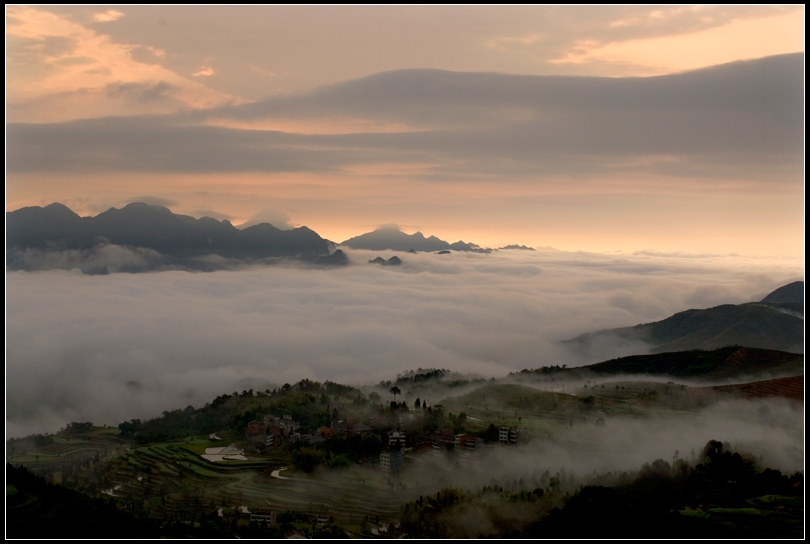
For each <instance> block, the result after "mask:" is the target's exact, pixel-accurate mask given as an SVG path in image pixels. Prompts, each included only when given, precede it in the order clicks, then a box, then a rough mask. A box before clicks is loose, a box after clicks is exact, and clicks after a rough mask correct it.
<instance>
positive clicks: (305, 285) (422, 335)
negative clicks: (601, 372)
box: [6, 248, 803, 437]
mask: <svg viewBox="0 0 810 544" xmlns="http://www.w3.org/2000/svg"><path fill="white" fill-rule="evenodd" d="M343 249H344V250H345V251H347V253H348V254H349V257H350V259H351V264H350V265H349V266H346V267H342V268H317V267H308V266H303V265H297V264H292V263H290V264H281V265H274V266H252V267H249V266H248V267H246V266H240V267H239V268H238V269H235V270H222V271H217V272H210V273H202V272H196V273H195V272H187V271H163V272H147V273H140V274H129V273H118V274H109V275H102V276H91V275H85V274H82V273H81V271H80V270H78V269H76V270H47V271H37V272H16V271H15V272H7V274H6V295H7V302H6V318H7V321H6V323H7V325H6V436H7V437H12V436H24V435H28V434H31V433H36V432H55V431H56V430H58V429H59V428H62V427H64V425H65V424H66V423H67V422H70V421H92V422H94V423H96V424H109V425H116V424H118V423H119V422H121V421H124V420H128V419H131V418H148V417H154V416H156V415H159V414H160V413H161V412H162V411H164V410H172V409H175V408H184V407H185V406H187V405H193V406H200V405H202V404H204V403H205V402H209V401H211V400H212V399H213V398H214V397H216V396H217V395H220V394H223V393H231V392H233V391H234V390H238V391H242V390H245V389H254V390H264V389H265V388H268V387H269V388H271V389H272V388H273V387H274V386H277V385H281V384H284V383H286V382H289V383H294V382H296V381H298V380H301V379H303V378H309V379H314V380H318V381H323V380H327V379H328V380H332V381H336V382H340V383H347V384H354V385H363V384H369V383H375V382H378V381H380V380H385V379H393V378H395V377H396V375H397V373H399V372H402V371H405V370H408V369H415V368H418V367H421V368H446V369H450V370H454V371H459V372H466V373H473V374H478V375H482V376H484V377H490V376H494V377H501V376H504V375H505V374H507V373H508V372H510V371H514V370H521V369H523V368H536V367H539V366H543V365H551V364H567V365H569V366H574V365H581V364H587V363H591V362H595V361H596V360H605V359H609V358H612V357H615V356H618V355H624V354H628V353H629V352H636V353H637V352H643V351H644V350H645V349H646V348H645V346H630V347H628V346H626V345H623V346H622V345H617V346H615V349H614V348H611V347H610V346H604V352H603V353H599V354H591V355H589V356H588V357H587V358H585V359H583V358H577V356H575V355H574V354H572V353H571V352H570V351H569V350H568V349H567V348H565V347H564V346H563V345H561V344H560V341H561V340H566V339H570V338H573V337H575V336H577V335H579V334H582V333H584V332H588V331H593V330H598V329H605V328H612V327H621V326H629V325H634V324H637V323H644V322H650V321H656V320H660V319H663V318H666V317H668V316H669V315H671V314H673V313H675V312H678V311H682V310H685V309H688V308H706V307H710V306H714V305H718V304H724V303H742V302H749V301H753V300H759V299H761V298H762V297H763V296H764V295H766V294H767V293H768V292H770V291H771V290H773V289H775V288H777V287H779V286H781V285H784V284H785V283H788V282H790V281H794V280H796V279H801V278H802V276H803V263H802V262H801V261H799V260H789V259H787V260H786V259H782V260H778V259H776V260H774V259H754V258H744V257H740V256H734V255H726V256H717V255H683V254H657V253H656V254H651V253H649V252H647V253H638V254H593V253H582V252H562V251H537V252H531V251H519V250H511V251H499V252H496V253H493V254H490V255H481V254H465V253H453V254H451V255H435V254H424V253H423V254H416V255H414V254H404V253H398V255H399V257H400V258H402V260H403V264H402V265H401V266H398V267H393V266H388V267H383V266H379V265H374V264H368V260H369V259H373V258H374V257H376V256H381V257H383V258H385V259H387V258H389V257H391V256H392V255H394V254H395V253H394V252H390V251H389V252H385V251H383V252H371V251H357V250H347V249H346V248H343ZM628 350H630V351H629V352H628ZM580 357H581V356H580Z"/></svg>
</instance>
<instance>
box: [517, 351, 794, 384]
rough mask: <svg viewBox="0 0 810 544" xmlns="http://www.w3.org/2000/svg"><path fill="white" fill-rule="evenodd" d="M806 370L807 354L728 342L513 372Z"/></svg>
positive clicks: (689, 374)
mask: <svg viewBox="0 0 810 544" xmlns="http://www.w3.org/2000/svg"><path fill="white" fill-rule="evenodd" d="M803 373H804V355H802V354H800V353H789V352H786V351H779V350H771V349H757V348H747V347H741V346H726V347H722V348H717V349H714V350H702V349H694V350H687V351H673V352H665V353H654V354H648V355H630V356H628V357H619V358H617V359H611V360H610V361H603V362H601V363H596V364H592V365H587V366H581V367H574V368H566V367H564V366H563V367H560V366H551V367H542V368H537V369H534V370H523V371H521V372H517V373H513V374H511V375H516V376H525V375H531V376H534V377H540V376H546V377H552V376H553V377H554V378H555V379H579V378H581V377H583V376H587V375H593V374H600V375H613V376H616V375H638V374H646V375H651V376H671V377H675V378H681V379H686V378H690V379H703V380H732V379H736V378H751V377H763V378H774V377H783V376H799V375H802V374H803Z"/></svg>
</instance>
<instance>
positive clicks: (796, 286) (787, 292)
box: [760, 281, 804, 304]
mask: <svg viewBox="0 0 810 544" xmlns="http://www.w3.org/2000/svg"><path fill="white" fill-rule="evenodd" d="M760 302H766V303H771V304H782V303H785V302H804V282H803V281H794V282H793V283H788V284H787V285H783V286H782V287H780V288H779V289H777V290H775V291H774V292H772V293H771V294H769V295H768V296H766V297H765V298H763V299H762V300H761V301H760Z"/></svg>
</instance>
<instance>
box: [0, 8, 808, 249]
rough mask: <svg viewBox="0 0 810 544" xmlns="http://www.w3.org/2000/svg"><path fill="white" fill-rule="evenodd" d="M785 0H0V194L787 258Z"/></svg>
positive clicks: (791, 128)
mask: <svg viewBox="0 0 810 544" xmlns="http://www.w3.org/2000/svg"><path fill="white" fill-rule="evenodd" d="M803 52H804V7H803V6H754V7H748V6H731V7H729V6H706V7H699V6H663V7H660V6H659V7H656V6H558V7H543V6H535V7H521V6H511V7H492V6H490V7H430V6H421V7H420V6H395V7H385V6H378V7H360V6H352V7H325V6H282V7H275V6H264V7H250V6H240V7H225V6H209V7H205V6H203V7H186V6H170V7H162V6H68V7H46V6H34V7H29V6H21V5H14V6H7V7H6V121H7V124H6V209H7V211H10V210H14V209H18V208H20V207H23V206H32V205H47V204H49V203H51V202H55V201H58V202H62V203H64V204H66V205H68V206H69V207H71V208H72V209H74V210H75V211H76V212H77V213H80V214H82V215H95V214H97V213H99V212H101V211H103V210H105V209H108V208H109V207H113V206H114V207H120V206H122V205H125V204H126V203H128V202H132V201H146V202H150V203H154V204H160V205H164V206H167V207H169V208H171V209H172V211H174V212H175V213H184V214H188V215H193V216H196V217H201V216H212V217H216V218H218V219H229V220H231V221H232V222H233V223H234V224H237V225H238V224H241V223H245V222H256V221H260V220H266V221H270V222H272V223H273V224H276V225H277V226H286V227H290V226H300V225H306V226H308V227H310V228H312V229H314V230H315V231H316V232H318V233H319V234H320V235H322V236H324V237H326V238H328V239H330V240H333V241H336V242H340V241H342V240H345V239H348V238H350V237H352V236H356V235H359V234H362V233H364V232H368V231H370V230H373V229H375V228H377V227H378V226H380V225H383V224H391V223H394V224H398V225H399V226H400V227H401V228H402V229H403V230H405V231H406V232H409V233H410V232H414V231H416V230H421V231H422V232H424V233H425V234H433V235H437V236H439V237H440V238H443V239H446V240H449V241H456V240H459V239H463V240H464V241H472V242H475V243H478V244H480V245H484V246H490V247H497V246H501V245H505V244H524V245H529V246H553V247H555V248H559V249H563V250H585V251H596V252H615V251H622V252H625V253H632V252H635V251H640V250H648V251H662V252H711V253H717V254H729V253H733V254H740V255H747V256H753V257H773V258H794V259H803V256H804V249H803V248H804V243H803V242H804V234H803V233H804V182H803V170H804V155H803V145H802V144H803V139H804V125H803V120H804V56H803Z"/></svg>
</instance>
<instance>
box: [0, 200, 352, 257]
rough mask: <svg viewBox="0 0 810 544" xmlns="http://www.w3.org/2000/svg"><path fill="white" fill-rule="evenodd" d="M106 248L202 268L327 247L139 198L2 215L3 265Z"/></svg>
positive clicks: (320, 253) (304, 236)
mask: <svg viewBox="0 0 810 544" xmlns="http://www.w3.org/2000/svg"><path fill="white" fill-rule="evenodd" d="M107 246H121V247H123V248H129V250H130V251H133V250H134V249H133V248H137V251H138V252H139V255H141V256H144V258H147V257H148V258H149V259H151V260H152V261H154V262H153V265H155V266H158V265H164V266H171V265H182V266H186V267H191V268H205V267H206V266H207V267H211V266H216V265H215V264H211V263H212V261H211V259H208V260H207V261H206V260H205V259H204V258H206V257H208V256H212V255H214V256H218V257H219V258H221V259H225V260H228V259H233V260H238V261H262V260H266V259H274V258H296V259H301V260H305V261H312V262H314V261H315V260H316V259H318V258H319V257H324V256H329V255H330V249H331V247H332V246H333V244H331V243H330V242H329V241H328V240H325V239H324V238H321V237H320V236H319V235H318V234H317V233H316V232H315V231H313V230H311V229H308V228H307V227H299V228H296V229H292V230H281V229H278V228H276V227H274V226H273V225H270V224H269V223H262V224H259V225H254V226H252V227H248V228H246V229H243V230H240V229H237V228H236V227H234V226H233V225H232V224H231V223H230V222H229V221H227V220H226V221H218V220H216V219H213V218H211V217H203V218H200V219H196V218H194V217H190V216H186V215H178V214H174V213H172V212H171V211H170V210H169V209H168V208H164V207H162V206H155V205H150V204H144V203H140V202H138V203H132V204H128V205H126V206H124V207H123V208H121V209H117V208H110V209H109V210H107V211H105V212H103V213H100V214H98V215H97V216H95V217H80V216H79V215H78V214H76V213H74V212H73V211H71V210H70V209H69V208H68V207H67V206H64V205H63V204H58V203H54V204H51V205H49V206H45V207H39V206H33V207H28V208H22V209H19V210H16V211H13V212H8V213H6V258H7V267H8V268H10V269H23V270H29V269H36V268H37V262H38V260H37V259H36V258H34V257H32V256H36V255H40V254H41V253H43V252H45V253H55V252H56V253H58V252H61V253H63V254H65V253H66V252H67V254H71V255H79V257H78V258H81V256H82V255H84V256H85V257H88V258H89V257H90V256H92V255H98V254H99V252H100V248H104V247H107ZM144 250H147V251H144ZM150 250H151V251H150ZM147 260H148V259H147ZM338 260H339V259H338ZM205 263H208V264H205ZM101 265H103V261H102V262H101ZM83 269H84V267H83Z"/></svg>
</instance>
